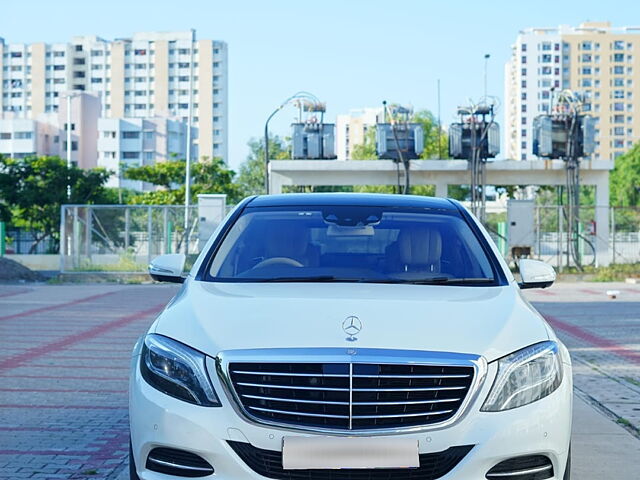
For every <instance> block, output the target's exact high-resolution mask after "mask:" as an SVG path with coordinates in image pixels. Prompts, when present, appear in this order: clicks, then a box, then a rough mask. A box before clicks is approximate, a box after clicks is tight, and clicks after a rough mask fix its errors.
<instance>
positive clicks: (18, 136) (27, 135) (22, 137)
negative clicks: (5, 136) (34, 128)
mask: <svg viewBox="0 0 640 480" xmlns="http://www.w3.org/2000/svg"><path fill="white" fill-rule="evenodd" d="M13 138H15V139H16V140H28V139H30V138H33V133H32V132H15V133H14V136H13Z"/></svg>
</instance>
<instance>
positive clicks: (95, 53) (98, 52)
mask: <svg viewBox="0 0 640 480" xmlns="http://www.w3.org/2000/svg"><path fill="white" fill-rule="evenodd" d="M102 55H104V52H103V51H102V50H91V56H92V57H101V56H102Z"/></svg>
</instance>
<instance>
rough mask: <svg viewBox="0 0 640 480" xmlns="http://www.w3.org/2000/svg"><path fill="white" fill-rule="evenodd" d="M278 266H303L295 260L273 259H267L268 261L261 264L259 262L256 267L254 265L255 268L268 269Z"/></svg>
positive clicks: (285, 258)
mask: <svg viewBox="0 0 640 480" xmlns="http://www.w3.org/2000/svg"><path fill="white" fill-rule="evenodd" d="M276 264H282V265H291V266H292V267H302V264H301V263H300V262H299V261H297V260H294V259H293V258H289V257H272V258H267V259H266V260H262V261H261V262H258V263H257V264H256V265H254V267H253V268H262V267H268V266H270V265H276Z"/></svg>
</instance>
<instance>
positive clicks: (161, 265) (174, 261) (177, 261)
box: [149, 253, 187, 283]
mask: <svg viewBox="0 0 640 480" xmlns="http://www.w3.org/2000/svg"><path fill="white" fill-rule="evenodd" d="M186 258H187V257H186V255H185V254H184V253H169V254H167V255H160V256H159V257H156V258H154V259H153V261H152V262H151V264H150V265H149V275H151V278H153V279H154V280H156V281H157V282H171V283H184V277H183V276H182V270H183V269H184V262H185V259H186Z"/></svg>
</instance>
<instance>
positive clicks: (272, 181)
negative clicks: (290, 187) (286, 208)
mask: <svg viewBox="0 0 640 480" xmlns="http://www.w3.org/2000/svg"><path fill="white" fill-rule="evenodd" d="M269 166H271V165H269ZM284 184H285V177H284V176H283V175H280V174H279V173H275V172H273V171H272V172H271V173H270V175H269V193H270V194H271V195H277V194H279V193H282V186H283V185H284ZM289 184H290V182H289Z"/></svg>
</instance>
